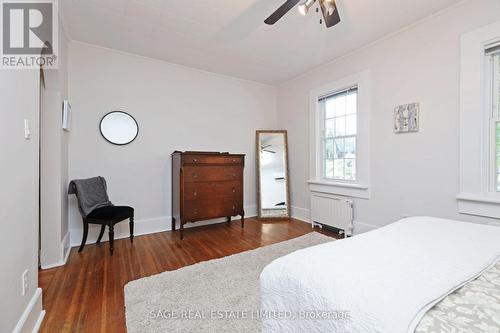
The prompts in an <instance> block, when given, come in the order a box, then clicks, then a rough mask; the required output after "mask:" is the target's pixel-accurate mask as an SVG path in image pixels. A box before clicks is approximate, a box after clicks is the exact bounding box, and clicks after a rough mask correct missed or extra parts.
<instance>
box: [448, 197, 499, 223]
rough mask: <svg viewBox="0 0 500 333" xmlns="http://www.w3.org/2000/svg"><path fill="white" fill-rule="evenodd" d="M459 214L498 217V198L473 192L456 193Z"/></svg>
mask: <svg viewBox="0 0 500 333" xmlns="http://www.w3.org/2000/svg"><path fill="white" fill-rule="evenodd" d="M457 202H458V212H459V213H460V214H467V215H476V216H483V217H492V218H500V199H498V198H492V197H486V196H481V195H474V194H459V195H457Z"/></svg>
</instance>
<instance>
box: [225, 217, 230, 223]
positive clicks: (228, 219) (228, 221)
mask: <svg viewBox="0 0 500 333" xmlns="http://www.w3.org/2000/svg"><path fill="white" fill-rule="evenodd" d="M226 222H227V224H231V216H228V217H227V220H226Z"/></svg>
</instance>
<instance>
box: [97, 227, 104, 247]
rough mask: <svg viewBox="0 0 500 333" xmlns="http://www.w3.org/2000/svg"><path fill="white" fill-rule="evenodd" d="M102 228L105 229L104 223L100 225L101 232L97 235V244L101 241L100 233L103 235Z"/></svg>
mask: <svg viewBox="0 0 500 333" xmlns="http://www.w3.org/2000/svg"><path fill="white" fill-rule="evenodd" d="M104 229H106V225H105V224H103V225H101V232H100V233H99V237H97V242H96V243H97V244H99V243H100V242H101V239H102V235H104Z"/></svg>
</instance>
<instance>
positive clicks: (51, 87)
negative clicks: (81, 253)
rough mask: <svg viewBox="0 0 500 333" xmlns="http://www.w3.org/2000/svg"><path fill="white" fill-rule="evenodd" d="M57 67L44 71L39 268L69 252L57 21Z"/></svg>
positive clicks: (62, 58)
mask: <svg viewBox="0 0 500 333" xmlns="http://www.w3.org/2000/svg"><path fill="white" fill-rule="evenodd" d="M58 36H59V54H58V68H57V69H48V70H46V71H45V89H44V90H43V92H42V97H41V114H40V121H41V131H42V133H41V152H40V154H41V253H40V262H41V265H42V268H49V267H53V266H58V265H62V264H64V262H65V258H66V256H67V254H69V235H68V234H67V233H68V230H69V228H68V195H67V192H68V189H67V186H68V142H67V140H68V135H69V133H68V132H66V131H63V130H62V119H61V115H62V103H63V100H64V99H66V98H67V97H68V69H67V61H68V60H67V58H68V50H67V47H68V41H67V37H66V35H65V32H64V29H63V28H62V22H59V34H58Z"/></svg>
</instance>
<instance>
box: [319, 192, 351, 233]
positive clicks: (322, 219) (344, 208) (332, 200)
mask: <svg viewBox="0 0 500 333" xmlns="http://www.w3.org/2000/svg"><path fill="white" fill-rule="evenodd" d="M311 221H312V224H313V227H314V226H315V225H319V226H320V227H321V226H322V225H327V226H331V227H334V228H337V229H339V230H342V231H343V233H344V235H345V236H351V235H352V231H353V202H352V199H347V198H342V197H336V196H331V195H326V194H322V193H314V192H313V193H311Z"/></svg>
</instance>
